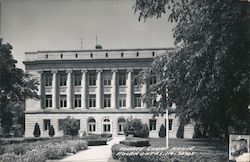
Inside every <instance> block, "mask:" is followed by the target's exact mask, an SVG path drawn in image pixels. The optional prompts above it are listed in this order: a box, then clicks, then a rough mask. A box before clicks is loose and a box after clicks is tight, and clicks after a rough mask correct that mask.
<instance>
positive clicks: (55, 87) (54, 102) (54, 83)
mask: <svg viewBox="0 0 250 162" xmlns="http://www.w3.org/2000/svg"><path fill="white" fill-rule="evenodd" d="M51 72H52V73H53V79H52V87H53V89H52V108H54V109H57V108H58V85H57V78H58V77H57V75H58V71H57V70H52V71H51Z"/></svg>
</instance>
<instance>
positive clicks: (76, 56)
mask: <svg viewBox="0 0 250 162" xmlns="http://www.w3.org/2000/svg"><path fill="white" fill-rule="evenodd" d="M123 56H124V53H123V52H122V53H121V57H123ZM136 56H137V57H139V52H136ZM152 56H153V57H154V56H155V52H152ZM45 57H46V59H48V58H49V55H48V54H46V55H45ZM60 57H61V58H63V54H61V55H60ZM90 57H91V58H93V53H90ZM105 57H106V58H108V53H106V54H105ZM75 58H78V54H77V53H76V54H75Z"/></svg>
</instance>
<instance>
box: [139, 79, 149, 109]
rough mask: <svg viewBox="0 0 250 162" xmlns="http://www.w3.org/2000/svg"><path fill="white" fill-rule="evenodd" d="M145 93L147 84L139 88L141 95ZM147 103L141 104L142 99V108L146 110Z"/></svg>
mask: <svg viewBox="0 0 250 162" xmlns="http://www.w3.org/2000/svg"><path fill="white" fill-rule="evenodd" d="M146 93H147V83H146V82H145V83H143V84H142V87H141V95H142V96H143V95H145V94H146ZM147 106H148V105H147V101H145V102H143V99H142V108H144V109H146V108H147Z"/></svg>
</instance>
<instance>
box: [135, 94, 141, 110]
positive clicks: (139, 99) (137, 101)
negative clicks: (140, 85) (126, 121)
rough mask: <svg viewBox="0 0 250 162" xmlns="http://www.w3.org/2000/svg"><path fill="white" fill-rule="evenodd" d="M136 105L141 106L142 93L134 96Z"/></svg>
mask: <svg viewBox="0 0 250 162" xmlns="http://www.w3.org/2000/svg"><path fill="white" fill-rule="evenodd" d="M134 107H141V95H135V96H134Z"/></svg>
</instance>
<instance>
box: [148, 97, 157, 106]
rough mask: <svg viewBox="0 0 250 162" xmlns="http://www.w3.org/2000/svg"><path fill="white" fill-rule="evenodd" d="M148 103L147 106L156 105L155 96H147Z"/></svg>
mask: <svg viewBox="0 0 250 162" xmlns="http://www.w3.org/2000/svg"><path fill="white" fill-rule="evenodd" d="M148 102H149V103H148V104H149V105H148V106H149V107H156V103H157V102H156V98H155V97H151V98H149V101H148Z"/></svg>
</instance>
